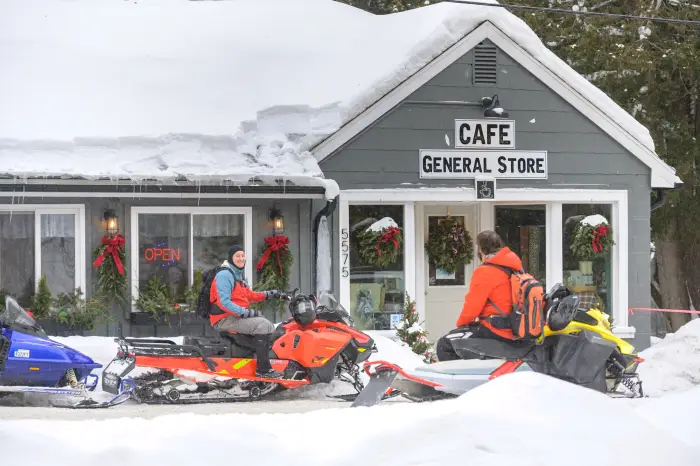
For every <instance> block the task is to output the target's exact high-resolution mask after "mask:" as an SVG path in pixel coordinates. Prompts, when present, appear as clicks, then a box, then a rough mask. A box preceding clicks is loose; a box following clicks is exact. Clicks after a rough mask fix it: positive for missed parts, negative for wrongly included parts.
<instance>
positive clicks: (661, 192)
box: [651, 182, 685, 212]
mask: <svg viewBox="0 0 700 466" xmlns="http://www.w3.org/2000/svg"><path fill="white" fill-rule="evenodd" d="M683 186H685V184H684V183H683V182H676V183H675V185H674V186H673V188H654V189H652V192H653V193H656V200H655V201H653V202H652V203H651V212H653V211H655V210H656V209H659V208H661V207H663V206H664V204H666V201H667V200H668V192H669V191H671V190H681V189H683Z"/></svg>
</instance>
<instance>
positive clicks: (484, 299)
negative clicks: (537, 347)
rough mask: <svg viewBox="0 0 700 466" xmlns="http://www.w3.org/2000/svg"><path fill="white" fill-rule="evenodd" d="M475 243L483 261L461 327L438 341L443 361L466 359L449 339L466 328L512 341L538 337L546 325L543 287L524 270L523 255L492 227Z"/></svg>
mask: <svg viewBox="0 0 700 466" xmlns="http://www.w3.org/2000/svg"><path fill="white" fill-rule="evenodd" d="M476 244H477V247H478V253H479V258H480V259H481V261H482V264H481V265H480V266H479V267H477V268H476V269H475V270H474V273H473V274H472V277H471V282H470V285H469V291H468V292H467V295H466V296H465V297H464V306H463V307H462V312H461V313H460V315H459V318H458V319H457V327H461V328H457V329H455V330H452V331H451V332H450V333H448V334H447V335H445V336H444V337H442V338H440V340H438V342H437V348H436V350H437V351H436V352H437V357H438V359H439V360H440V361H447V360H454V359H463V358H462V357H460V356H458V355H457V354H456V353H455V351H454V349H453V347H452V344H451V342H450V340H451V338H463V337H464V333H465V331H469V332H471V334H472V335H473V336H474V337H477V338H489V339H496V340H509V341H510V340H521V339H529V338H537V337H539V335H540V334H541V332H542V328H543V327H544V317H543V313H542V312H543V310H542V305H543V302H542V301H543V294H544V289H543V288H542V286H541V285H540V284H539V282H537V281H536V280H534V279H533V277H532V276H530V275H528V274H526V273H525V272H524V271H523V263H522V261H521V260H520V258H519V257H518V256H517V255H516V254H515V253H514V252H513V251H511V250H510V249H509V248H508V247H506V246H505V245H504V244H503V240H502V239H501V237H500V236H499V235H498V234H497V233H496V232H494V231H491V230H486V231H482V232H481V233H479V235H478V236H477V237H476ZM465 327H467V328H465ZM474 357H477V356H476V355H474Z"/></svg>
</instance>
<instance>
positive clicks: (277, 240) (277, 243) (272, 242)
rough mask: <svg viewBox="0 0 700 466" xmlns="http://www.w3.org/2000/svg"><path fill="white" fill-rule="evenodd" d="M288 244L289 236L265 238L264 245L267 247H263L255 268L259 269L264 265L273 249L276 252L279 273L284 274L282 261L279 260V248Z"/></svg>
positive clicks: (282, 248)
mask: <svg viewBox="0 0 700 466" xmlns="http://www.w3.org/2000/svg"><path fill="white" fill-rule="evenodd" d="M288 244H289V238H287V237H286V236H283V235H278V236H270V237H268V238H265V246H267V249H265V252H264V253H263V255H262V257H260V260H259V261H258V265H257V269H258V270H260V269H262V268H263V265H265V262H267V259H268V258H269V257H270V254H272V251H274V252H276V253H277V265H278V266H279V268H280V275H284V273H283V272H282V262H281V261H280V249H281V250H285V249H287V245H288Z"/></svg>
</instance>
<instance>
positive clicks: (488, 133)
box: [455, 119, 515, 149]
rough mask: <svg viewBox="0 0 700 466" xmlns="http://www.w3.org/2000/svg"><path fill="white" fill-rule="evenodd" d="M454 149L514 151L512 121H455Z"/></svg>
mask: <svg viewBox="0 0 700 466" xmlns="http://www.w3.org/2000/svg"><path fill="white" fill-rule="evenodd" d="M455 148H456V149H515V121H514V120H500V119H498V120H494V119H489V120H455Z"/></svg>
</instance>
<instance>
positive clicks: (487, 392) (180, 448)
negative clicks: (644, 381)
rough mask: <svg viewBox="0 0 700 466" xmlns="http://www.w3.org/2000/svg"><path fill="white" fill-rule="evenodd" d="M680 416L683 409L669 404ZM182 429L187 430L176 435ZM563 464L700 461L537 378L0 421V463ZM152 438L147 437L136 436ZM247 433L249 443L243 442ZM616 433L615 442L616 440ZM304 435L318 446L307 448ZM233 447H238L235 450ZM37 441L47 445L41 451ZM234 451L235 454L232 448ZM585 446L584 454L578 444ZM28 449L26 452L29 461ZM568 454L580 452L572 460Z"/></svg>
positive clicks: (649, 429) (597, 399) (582, 394)
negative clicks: (383, 398)
mask: <svg viewBox="0 0 700 466" xmlns="http://www.w3.org/2000/svg"><path fill="white" fill-rule="evenodd" d="M667 408H668V409H669V410H672V412H675V413H681V412H682V410H683V408H684V407H683V406H678V405H676V404H671V405H669V406H668V407H667ZM176 426H179V427H181V428H175V427H176ZM197 426H206V443H207V444H210V445H234V447H233V448H234V450H235V452H234V453H232V451H233V450H232V449H231V448H206V463H207V464H210V465H228V464H231V461H232V458H233V457H232V454H233V455H234V457H235V463H236V464H237V465H259V464H260V461H261V458H262V461H264V463H269V464H276V463H280V464H282V463H284V464H286V465H290V466H293V465H304V466H314V465H327V464H333V465H335V466H345V465H347V466H350V465H353V466H356V465H358V464H367V465H375V464H376V465H378V464H381V465H383V466H394V465H397V466H398V465H401V466H405V465H421V466H431V465H435V466H437V465H445V464H458V463H461V462H465V461H466V462H467V463H468V464H470V465H503V464H518V465H521V466H534V465H537V466H541V465H543V464H550V463H552V461H554V462H560V463H562V464H566V465H568V466H579V465H580V466H590V465H591V464H595V465H596V466H608V465H610V466H613V465H615V466H617V465H619V457H620V455H624V458H625V463H628V464H638V465H649V466H651V465H656V464H673V465H674V466H691V465H694V464H697V460H696V459H695V458H694V457H693V456H692V448H691V447H690V446H688V445H686V444H684V443H683V442H682V441H680V440H679V439H676V438H675V437H674V436H673V435H671V434H669V433H667V432H666V431H664V430H662V429H659V428H657V427H655V426H654V425H653V424H652V423H651V422H650V421H648V420H646V419H644V418H643V417H641V416H639V415H638V414H636V413H635V411H634V410H632V409H630V408H628V407H626V406H624V405H623V404H620V403H617V402H616V400H612V399H610V398H608V397H606V396H605V395H601V394H599V393H596V392H593V391H591V390H588V389H584V388H581V387H576V386H574V385H572V384H568V383H566V382H562V381H559V380H556V379H553V378H550V377H547V376H544V375H541V374H535V373H522V374H512V375H507V376H504V377H502V378H499V379H496V380H495V381H493V382H491V383H490V384H489V385H488V388H487V387H486V386H484V387H480V388H477V389H475V390H474V391H472V392H470V393H468V394H466V395H464V396H462V397H460V398H458V399H455V400H449V401H443V402H434V403H424V404H414V403H386V404H384V405H382V406H377V407H374V408H356V409H328V410H318V411H313V412H308V413H302V414H260V415H253V416H251V415H245V414H226V415H212V416H202V415H194V414H176V415H167V416H162V417H157V418H155V419H151V420H146V419H130V418H121V419H108V420H97V421H87V420H83V421H82V422H79V423H76V422H70V421H48V420H15V421H0V444H3V445H11V446H12V448H5V449H3V461H5V462H7V463H8V464H15V463H17V464H19V463H20V462H21V463H25V462H26V460H27V458H28V457H31V460H32V464H51V465H52V466H63V465H71V466H72V465H74V464H77V463H81V464H89V463H91V462H99V464H100V465H101V466H111V465H122V464H124V463H128V464H135V465H141V464H143V465H146V464H161V463H163V461H164V458H165V461H166V462H167V464H168V465H170V466H179V465H183V466H184V465H187V466H189V465H191V464H198V463H201V461H202V458H203V456H202V455H203V453H202V452H203V450H202V448H203V447H202V445H203V443H202V442H203V440H202V436H201V435H199V434H198V432H200V431H201V428H200V427H197ZM135 432H148V435H133V433H135ZM237 432H238V433H240V432H245V436H244V437H245V440H244V443H240V442H241V440H237V439H240V435H239V436H238V437H236V433H237ZM616 433H617V434H616ZM309 436H310V437H311V438H314V439H315V440H314V441H312V442H311V443H310V442H309V441H308V438H309ZM232 442H233V443H232ZM36 445H41V448H36ZM236 445H237V446H236ZM582 445H583V447H582ZM27 452H31V455H29V454H28V453H27ZM572 452H576V454H574V455H572V454H571V453H572Z"/></svg>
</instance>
